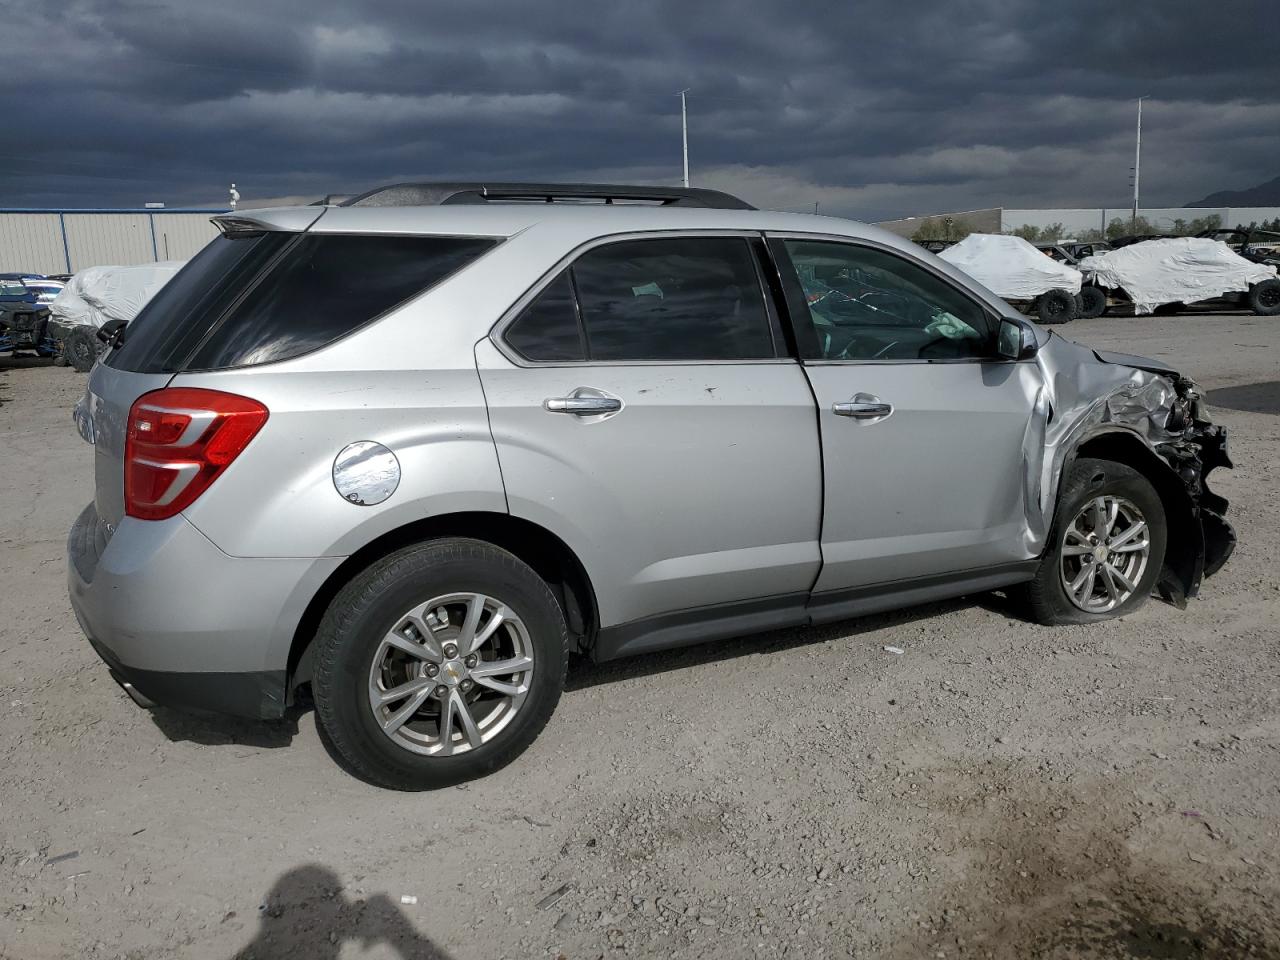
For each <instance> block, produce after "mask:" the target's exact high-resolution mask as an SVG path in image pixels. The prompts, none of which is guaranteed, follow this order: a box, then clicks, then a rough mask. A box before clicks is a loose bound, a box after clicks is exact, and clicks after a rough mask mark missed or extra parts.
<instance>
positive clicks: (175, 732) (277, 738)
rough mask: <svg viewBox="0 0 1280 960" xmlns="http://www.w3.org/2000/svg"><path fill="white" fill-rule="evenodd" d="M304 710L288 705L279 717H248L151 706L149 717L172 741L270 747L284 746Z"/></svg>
mask: <svg viewBox="0 0 1280 960" xmlns="http://www.w3.org/2000/svg"><path fill="white" fill-rule="evenodd" d="M305 712H306V711H305V710H304V709H302V708H291V709H290V710H289V712H288V713H287V714H286V715H285V717H284V719H282V720H247V719H242V718H240V717H228V716H221V715H218V714H202V713H183V712H182V711H180V710H171V709H169V708H168V707H153V708H152V709H151V720H152V722H153V723H155V725H156V726H157V727H159V728H160V732H161V733H163V734H164V735H165V736H166V737H168V738H169V739H170V740H172V741H173V742H175V743H178V742H183V741H186V742H190V743H200V744H204V745H206V746H226V745H230V744H240V745H243V746H246V747H261V748H273V747H287V746H289V744H290V743H292V742H293V738H294V737H295V736H297V734H298V719H299V717H301V716H302V714H303V713H305Z"/></svg>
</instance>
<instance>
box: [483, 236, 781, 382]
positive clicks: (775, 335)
mask: <svg viewBox="0 0 1280 960" xmlns="http://www.w3.org/2000/svg"><path fill="white" fill-rule="evenodd" d="M690 237H709V238H715V237H721V238H734V239H737V238H741V239H744V240H746V241H747V243H748V246H750V243H751V241H752V240H759V239H761V238H762V237H763V232H762V231H760V230H742V229H732V228H729V229H720V230H717V229H716V228H714V227H702V228H697V229H686V230H630V231H627V232H626V233H611V234H603V235H601V236H598V237H593V238H592V239H590V240H587V241H586V242H584V243H581V244H579V245H578V246H576V247H574V248H573V249H572V250H570V251H569V252H568V253H567V254H565V255H564V256H563V257H561V258H560V259H559V260H557V261H556V262H555V263H554V264H553V265H552V266H551V268H550V269H548V270H547V271H546V272H545V273H544V274H543V275H542V276H541V277H539V278H538V279H537V280H536V281H535V282H534V284H533V285H532V286H531V287H529V289H528V290H526V291H525V292H524V293H523V294H521V295H520V297H519V298H518V299H517V300H516V301H515V303H513V304H512V305H511V306H510V307H508V308H507V310H506V311H505V312H504V313H503V314H502V316H501V317H499V318H498V321H497V323H495V324H494V325H493V326H492V327H491V328H490V329H489V339H490V340H491V341H492V342H493V345H494V346H495V347H497V348H498V352H499V353H501V354H502V355H503V356H504V357H506V358H507V359H508V360H510V361H511V362H512V363H514V364H515V365H516V366H517V367H525V368H529V369H536V368H541V367H672V366H676V367H706V366H724V365H726V364H729V365H737V366H742V365H743V364H761V363H773V364H779V363H797V362H798V360H797V358H796V357H794V356H791V355H790V353H789V351H788V349H787V343H786V339H785V337H781V338H780V333H781V330H780V329H775V326H776V325H779V324H781V323H783V322H784V320H783V318H782V317H781V316H780V315H779V314H781V313H782V309H781V306H780V305H778V304H777V303H776V302H775V300H776V298H775V297H774V296H773V294H772V292H771V291H770V289H769V284H768V283H767V279H766V278H765V277H764V276H762V274H761V272H760V265H759V264H758V262H757V260H758V258H757V256H756V255H755V252H754V251H753V250H750V249H749V250H748V253H749V254H750V255H751V257H750V259H751V262H752V263H753V264H755V271H756V280H757V282H758V283H759V284H760V295H761V296H762V297H763V298H764V302H765V312H766V315H767V316H768V318H769V336H770V338H771V340H772V342H773V352H774V356H772V357H760V358H756V359H744V360H530V359H528V358H527V357H525V356H523V355H522V354H521V353H520V351H519V350H517V349H516V348H515V347H513V346H512V345H511V344H509V343H508V342H507V339H506V331H507V328H508V327H510V326H511V324H512V323H514V322H515V320H516V318H517V317H519V316H520V314H521V313H522V312H524V308H525V307H527V306H528V305H529V304H530V303H532V302H533V301H534V300H535V299H537V297H538V295H539V294H540V293H542V291H543V290H545V289H546V288H547V287H548V286H550V285H551V283H552V282H553V281H555V280H556V278H557V277H559V276H560V274H561V272H563V271H564V270H566V269H568V268H569V267H571V266H572V265H573V264H574V262H575V261H576V260H578V259H579V258H580V257H582V256H583V255H584V254H586V253H588V252H590V251H591V250H595V249H597V248H598V247H604V246H609V245H611V244H615V243H626V242H627V241H630V240H665V239H687V238H690ZM570 278H571V279H572V271H571V272H570ZM573 282H574V291H573V294H574V310H575V312H576V313H577V317H578V329H579V332H580V335H581V337H582V340H583V344H584V346H587V345H589V344H588V343H587V333H586V327H585V324H584V323H583V322H582V311H581V309H580V308H579V306H578V302H577V300H578V290H577V282H576V281H573Z"/></svg>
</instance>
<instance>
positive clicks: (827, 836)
mask: <svg viewBox="0 0 1280 960" xmlns="http://www.w3.org/2000/svg"><path fill="white" fill-rule="evenodd" d="M1064 332H1065V333H1067V334H1068V335H1069V336H1071V337H1072V338H1073V339H1080V340H1083V341H1085V342H1088V343H1091V344H1094V345H1097V346H1100V347H1101V346H1105V347H1109V348H1113V349H1119V350H1124V351H1128V352H1134V353H1142V354H1147V355H1150V356H1156V357H1160V358H1164V359H1170V360H1173V361H1176V363H1177V364H1178V365H1180V366H1181V367H1182V368H1183V369H1184V370H1185V371H1187V372H1188V373H1191V374H1193V375H1195V376H1196V377H1197V378H1198V379H1199V380H1200V381H1201V382H1202V383H1203V384H1204V385H1205V386H1207V387H1208V388H1210V389H1211V390H1212V391H1213V392H1212V394H1211V396H1212V399H1213V401H1214V403H1215V407H1214V409H1215V414H1216V416H1217V418H1218V419H1219V420H1220V421H1221V422H1224V423H1226V424H1227V425H1228V426H1229V427H1230V428H1231V430H1232V453H1233V455H1234V456H1235V458H1236V461H1237V464H1238V466H1237V469H1236V470H1235V471H1234V472H1223V473H1221V474H1218V475H1217V476H1216V478H1215V479H1216V484H1215V485H1216V488H1217V489H1218V490H1219V491H1220V492H1222V493H1223V494H1225V495H1226V496H1227V497H1229V498H1230V499H1231V501H1232V518H1233V520H1234V522H1235V523H1236V525H1237V527H1238V529H1239V531H1240V534H1241V545H1240V548H1239V549H1238V551H1237V553H1236V556H1235V557H1234V559H1233V560H1232V561H1231V563H1230V564H1229V566H1228V567H1227V568H1226V570H1225V571H1224V573H1223V574H1221V575H1220V576H1219V577H1217V578H1215V579H1214V580H1212V581H1210V582H1209V583H1208V585H1207V587H1206V589H1205V591H1204V594H1203V598H1202V599H1200V600H1198V601H1195V602H1193V603H1192V604H1191V605H1190V607H1189V608H1188V609H1187V610H1186V611H1181V612H1180V611H1178V610H1175V609H1173V608H1172V607H1169V606H1166V605H1163V604H1160V603H1156V602H1151V603H1148V604H1147V605H1146V606H1145V607H1144V608H1143V609H1142V610H1141V611H1139V612H1138V613H1136V614H1134V615H1132V616H1130V617H1126V618H1124V619H1123V620H1120V621H1114V622H1111V623H1108V624H1105V625H1102V626H1098V627H1093V628H1088V629H1086V628H1078V627H1077V628H1070V627H1068V628H1058V629H1046V628H1041V627H1038V626H1033V625H1031V624H1028V623H1026V622H1023V621H1022V620H1021V619H1019V618H1018V617H1017V616H1016V615H1015V613H1014V612H1013V611H1012V610H1010V609H1009V608H1008V606H1007V605H1006V603H1005V602H1004V601H1003V599H1002V598H1000V597H999V596H986V597H975V598H971V599H968V600H960V601H955V602H949V603H941V604H934V605H931V606H927V607H922V608H918V609H913V610H907V611H903V612H900V613H895V614H890V615H885V616H878V617H869V618H865V619H862V620H857V621H850V622H847V623H841V624H837V625H833V626H829V627H824V628H820V629H813V630H803V631H787V632H780V633H773V634H769V635H766V636H762V637H757V638H752V639H744V640H738V641H733V642H729V643H723V644H719V645H717V646H716V647H715V648H714V649H695V650H688V651H682V652H678V653H672V654H660V655H653V656H648V657H645V658H642V659H639V660H634V661H628V662H622V663H616V664H610V665H606V666H602V667H594V666H591V665H589V664H586V663H579V664H576V665H575V666H574V667H573V668H571V672H570V689H569V691H568V692H567V693H566V694H565V697H564V699H563V701H562V702H561V705H560V708H559V710H558V712H557V714H556V716H555V717H554V718H553V719H552V721H551V724H550V725H549V726H548V728H547V730H546V732H545V733H544V734H543V735H542V737H541V738H540V739H539V740H538V742H537V743H536V744H535V745H534V746H533V748H532V749H531V750H530V751H529V752H528V753H527V754H526V755H525V756H524V757H523V758H522V759H521V760H519V761H517V762H516V763H515V764H513V765H512V766H510V767H508V768H507V769H506V770H503V771H501V772H500V773H498V774H497V775H495V776H493V777H490V778H489V779H487V780H483V781H477V782H474V783H471V784H469V785H467V786H465V787H460V788H455V789H450V790H445V791H442V792H438V793H435V794H419V795H405V794H394V793H387V792H383V791H379V790H376V789H374V788H372V787H368V786H366V785H364V784H362V783H359V782H357V781H355V780H353V779H351V778H350V777H348V776H346V775H345V774H344V773H342V772H341V771H340V770H339V769H338V768H337V767H336V766H335V765H334V764H333V763H332V762H331V761H330V759H329V757H328V756H327V755H326V753H325V750H324V748H323V745H322V744H321V742H320V740H319V739H318V737H317V734H316V727H315V720H314V717H313V715H312V714H310V713H302V714H301V715H299V716H298V717H296V718H294V719H293V720H292V721H290V722H288V723H281V724H278V725H256V724H250V723H240V722H237V721H225V720H216V719H199V718H191V717H185V716H181V715H179V714H176V713H170V712H158V713H154V714H148V713H146V712H144V711H141V710H139V709H138V708H136V707H135V706H134V705H133V704H132V703H131V702H130V701H129V700H128V699H127V698H126V697H125V696H124V695H123V694H122V693H121V692H120V691H119V690H118V689H117V688H116V686H115V685H114V684H113V683H112V682H111V680H110V679H109V677H108V676H107V674H106V671H105V670H104V669H103V668H102V667H101V665H100V664H99V663H98V661H97V659H96V658H95V656H94V655H93V654H92V652H91V651H90V650H89V648H88V647H87V645H86V644H85V643H84V641H83V639H82V638H81V635H80V632H79V630H78V629H77V627H76V625H75V622H74V619H73V617H72V615H71V613H70V611H69V608H68V606H67V603H66V599H65V593H64V586H63V577H64V572H63V537H64V535H65V532H66V530H67V529H68V527H69V526H70V524H71V521H72V520H73V518H74V516H75V514H76V513H77V511H78V510H79V509H80V507H81V506H82V505H83V503H85V502H86V501H87V500H88V499H90V496H91V485H92V479H91V455H90V454H91V451H90V448H88V447H87V446H85V445H84V444H82V443H81V442H80V440H79V438H78V437H77V436H76V434H75V431H74V429H73V427H72V425H71V422H70V417H69V415H68V412H69V410H70V408H71V405H72V403H73V402H74V401H75V399H76V397H77V396H78V395H79V393H80V391H81V390H82V389H83V383H84V378H83V376H81V375H77V374H75V373H73V372H71V371H70V370H67V369H62V368H54V367H50V366H46V365H43V364H32V363H29V362H23V361H12V360H7V359H0V436H3V439H4V457H3V461H0V547H2V549H0V576H2V578H3V579H2V582H3V583H4V597H5V600H4V613H5V615H4V617H3V618H0V703H3V706H4V722H3V727H0V760H2V761H3V762H2V763H0V955H2V956H4V957H6V958H13V960H19V958H20V960H41V958H52V957H90V958H114V957H127V958H152V957H156V958H170V957H173V958H178V957H181V958H194V960H201V958H230V957H259V958H268V957H270V958H275V957H302V958H311V957H316V958H325V957H339V956H341V957H346V958H354V957H361V958H387V957H397V956H404V957H450V958H457V960H464V958H468V960H469V958H486V960H488V958H497V957H512V958H517V957H518V958H525V957H558V956H563V957H566V958H575V960H576V958H587V960H594V958H597V957H602V956H603V957H623V956H631V957H649V956H655V957H656V956H662V957H668V956H697V957H716V958H721V957H723V958H743V957H748V958H749V957H757V956H758V957H774V956H789V957H805V958H818V957H854V956H856V957H888V958H904V960H905V958H919V957H1019V958H1023V957H1055V958H1074V957H1079V956H1082V955H1089V956H1096V957H1242V956H1255V957H1277V956H1280V925H1278V922H1277V919H1276V917H1277V913H1278V910H1277V905H1278V904H1280V782H1278V778H1277V774H1280V648H1278V645H1277V639H1278V635H1280V629H1278V627H1277V620H1278V618H1277V613H1278V612H1280V583H1278V582H1277V574H1276V571H1277V563H1278V562H1280V541H1278V538H1277V534H1278V533H1280V505H1278V504H1277V499H1276V492H1277V489H1278V488H1277V483H1276V480H1277V470H1278V467H1280V461H1278V458H1277V452H1278V451H1280V319H1273V320H1264V319H1260V318H1256V317H1251V316H1232V317H1218V316H1204V315H1200V316H1191V317H1177V318H1154V319H1153V318H1144V319H1105V318H1104V319H1101V320H1096V321H1078V322H1076V323H1074V324H1072V325H1070V326H1069V327H1066V328H1064ZM886 646H896V647H899V648H901V649H902V650H903V651H904V652H903V653H902V654H901V655H896V654H893V653H890V652H886V651H885V649H884V647H886ZM415 898H416V899H415Z"/></svg>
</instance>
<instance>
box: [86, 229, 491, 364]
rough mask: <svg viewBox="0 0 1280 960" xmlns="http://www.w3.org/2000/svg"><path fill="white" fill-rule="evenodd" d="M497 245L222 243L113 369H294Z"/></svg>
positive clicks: (156, 307) (171, 291)
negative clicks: (287, 364) (276, 365)
mask: <svg viewBox="0 0 1280 960" xmlns="http://www.w3.org/2000/svg"><path fill="white" fill-rule="evenodd" d="M496 242H497V241H496V240H492V239H488V238H458V237H391V236H349V235H340V234H302V235H297V234H283V233H265V234H262V235H260V236H257V237H243V238H234V237H220V238H218V239H217V240H215V241H213V243H211V244H210V245H209V246H208V247H206V248H205V250H203V251H201V253H200V254H199V255H198V256H197V257H196V258H195V259H194V260H192V262H191V263H190V264H188V265H187V267H186V268H184V269H183V270H182V271H181V272H179V273H178V275H177V276H176V277H174V278H173V280H171V281H170V282H169V283H168V284H166V285H165V286H164V287H163V288H161V290H160V292H159V293H158V294H157V295H156V297H155V299H154V300H152V302H151V303H150V304H148V305H147V307H146V309H144V310H143V312H142V313H141V314H139V315H138V317H137V318H136V319H135V321H134V323H133V324H130V327H129V328H128V329H127V330H126V332H125V342H124V345H123V346H122V348H121V349H120V350H119V351H117V352H116V353H115V354H113V355H112V357H111V358H110V360H109V362H110V363H111V364H112V365H113V366H118V367H122V368H124V369H130V370H140V371H144V372H170V371H177V370H183V369H194V370H214V369H223V368H226V367H240V366H249V365H253V364H261V363H272V362H276V361H280V360H288V359H290V358H291V357H297V356H300V355H302V354H304V353H308V352H310V351H312V350H316V349H319V348H320V347H323V346H326V345H328V344H330V343H332V342H333V341H335V340H337V339H339V338H341V337H343V336H345V335H347V334H348V333H351V332H352V331H353V330H356V329H358V328H359V327H361V326H363V325H364V324H366V323H368V322H369V321H371V320H373V319H375V318H376V317H378V316H380V315H382V314H383V313H385V312H386V311H388V310H390V309H391V308H392V307H395V306H396V305H397V304H400V303H403V302H404V301H405V300H408V299H409V298H411V297H413V296H415V295H417V294H419V293H422V292H423V291H424V290H427V289H428V288H430V287H432V286H434V285H435V284H437V283H439V282H440V281H441V280H443V279H444V278H445V277H447V276H449V275H450V274H451V273H453V272H455V271H456V270H458V269H460V268H461V267H463V266H465V265H466V264H468V263H470V262H471V261H472V260H474V259H475V258H476V257H478V256H480V255H481V254H482V253H484V252H485V251H486V250H488V249H489V248H491V247H492V246H494V244H495V243H496ZM135 325H136V328H135Z"/></svg>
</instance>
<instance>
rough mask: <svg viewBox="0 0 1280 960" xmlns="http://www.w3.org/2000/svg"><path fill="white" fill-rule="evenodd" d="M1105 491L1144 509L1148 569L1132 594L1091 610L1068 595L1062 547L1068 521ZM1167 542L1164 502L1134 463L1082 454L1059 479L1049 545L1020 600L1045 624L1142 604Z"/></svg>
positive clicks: (1099, 616) (1102, 616)
mask: <svg viewBox="0 0 1280 960" xmlns="http://www.w3.org/2000/svg"><path fill="white" fill-rule="evenodd" d="M1105 495H1112V496H1118V497H1123V498H1125V499H1127V500H1129V501H1131V502H1132V503H1133V504H1134V505H1136V506H1137V508H1138V509H1139V510H1141V511H1142V514H1143V517H1144V518H1145V520H1146V522H1147V529H1148V533H1149V539H1150V544H1151V546H1150V552H1149V554H1148V559H1147V565H1146V568H1145V569H1144V570H1143V572H1142V576H1141V577H1140V578H1139V579H1138V581H1137V583H1136V589H1135V590H1134V591H1133V593H1132V595H1131V596H1130V597H1128V598H1127V599H1126V600H1125V601H1124V602H1123V603H1121V604H1119V605H1118V606H1116V607H1115V608H1114V609H1112V610H1109V611H1107V612H1105V613H1093V612H1089V611H1087V610H1083V609H1081V608H1080V607H1078V606H1076V604H1075V603H1073V602H1072V601H1071V599H1070V598H1069V597H1068V595H1067V589H1066V587H1065V586H1064V585H1063V583H1062V576H1061V575H1060V571H1061V564H1062V560H1063V557H1062V552H1061V551H1062V546H1063V541H1064V538H1065V535H1066V527H1067V525H1068V524H1070V523H1071V522H1072V520H1074V519H1075V518H1076V516H1077V515H1078V514H1079V513H1080V511H1081V510H1083V509H1084V508H1085V506H1086V505H1087V504H1088V503H1089V502H1090V501H1091V500H1093V499H1094V498H1096V497H1099V496H1105ZM1166 542H1167V531H1166V529H1165V514H1164V505H1163V503H1162V502H1161V500H1160V495H1159V494H1158V493H1156V490H1155V487H1153V486H1152V485H1151V481H1149V480H1148V479H1147V478H1146V477H1144V476H1143V475H1142V474H1140V473H1138V471H1136V470H1134V469H1133V468H1132V467H1128V466H1126V465H1124V464H1122V463H1116V462H1115V461H1113V460H1093V459H1087V458H1081V459H1079V460H1077V461H1075V463H1073V464H1072V465H1071V466H1070V467H1069V468H1068V469H1067V472H1066V474H1065V475H1064V476H1063V478H1062V488H1061V493H1060V495H1059V497H1058V506H1057V509H1056V510H1055V511H1054V522H1053V527H1052V529H1051V530H1050V532H1049V540H1048V544H1047V545H1046V547H1045V551H1044V554H1043V556H1041V558H1040V565H1039V567H1038V568H1037V570H1036V575H1035V579H1033V580H1032V581H1030V582H1029V583H1027V584H1026V585H1025V586H1024V587H1023V588H1022V600H1023V601H1024V603H1025V605H1026V607H1027V609H1028V612H1029V613H1030V615H1031V617H1032V618H1033V619H1034V620H1036V621H1037V622H1039V623H1043V624H1047V625H1058V624H1067V623H1096V622H1099V621H1102V620H1110V619H1111V618H1113V617H1121V616H1124V615H1125V614H1127V613H1131V612H1133V611H1134V610H1136V609H1137V608H1138V607H1140V606H1142V604H1143V603H1144V602H1146V599H1147V597H1148V596H1150V594H1151V591H1152V589H1153V588H1154V587H1155V584H1156V580H1157V579H1159V576H1160V568H1161V566H1162V565H1163V564H1164V550H1165V544H1166Z"/></svg>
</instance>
